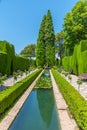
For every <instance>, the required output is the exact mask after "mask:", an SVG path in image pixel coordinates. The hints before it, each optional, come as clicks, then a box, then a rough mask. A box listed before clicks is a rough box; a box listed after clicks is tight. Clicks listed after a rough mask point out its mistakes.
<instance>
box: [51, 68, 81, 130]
mask: <svg viewBox="0 0 87 130" xmlns="http://www.w3.org/2000/svg"><path fill="white" fill-rule="evenodd" d="M50 75H51V81H52V86H53V93H54V98H55V101H56V107H57V113H58V116H59V120H60V126H61V130H79V128H78V126H77V124H76V121H75V119H74V118H73V116H72V115H71V114H70V111H69V109H68V106H67V104H66V102H65V100H64V98H63V96H62V94H61V92H60V91H59V89H58V87H57V84H56V81H55V79H54V77H53V74H52V73H51V70H50Z"/></svg>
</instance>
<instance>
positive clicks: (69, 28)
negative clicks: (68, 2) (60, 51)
mask: <svg viewBox="0 0 87 130" xmlns="http://www.w3.org/2000/svg"><path fill="white" fill-rule="evenodd" d="M86 21H87V1H79V2H77V4H76V5H75V6H74V7H73V9H72V11H71V12H69V13H67V15H66V17H65V19H64V25H63V27H64V44H65V46H66V48H67V50H68V51H67V55H72V53H73V49H74V46H75V45H76V44H79V42H80V41H81V40H85V39H87V22H86Z"/></svg>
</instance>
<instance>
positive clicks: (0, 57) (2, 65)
mask: <svg viewBox="0 0 87 130" xmlns="http://www.w3.org/2000/svg"><path fill="white" fill-rule="evenodd" d="M6 63H7V53H4V52H0V73H2V74H5V73H6V67H7V64H6Z"/></svg>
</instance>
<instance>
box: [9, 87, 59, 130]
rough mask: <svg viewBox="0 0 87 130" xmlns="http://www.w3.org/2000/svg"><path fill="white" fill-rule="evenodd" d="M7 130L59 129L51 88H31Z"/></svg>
mask: <svg viewBox="0 0 87 130" xmlns="http://www.w3.org/2000/svg"><path fill="white" fill-rule="evenodd" d="M9 130H60V125H59V119H58V116H57V112H56V105H55V101H54V96H53V90H52V89H37V90H33V91H32V93H31V94H30V96H29V97H28V99H27V100H26V102H25V103H24V105H23V107H22V109H21V110H20V112H19V114H18V115H17V117H16V119H15V120H14V122H13V124H12V125H11V126H10V128H9Z"/></svg>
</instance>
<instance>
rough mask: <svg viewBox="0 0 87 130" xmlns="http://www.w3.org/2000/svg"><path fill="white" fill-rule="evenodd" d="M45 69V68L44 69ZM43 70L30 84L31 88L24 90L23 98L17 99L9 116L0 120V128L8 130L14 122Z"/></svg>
mask: <svg viewBox="0 0 87 130" xmlns="http://www.w3.org/2000/svg"><path fill="white" fill-rule="evenodd" d="M43 71H44V70H43ZM43 71H42V72H41V73H40V74H39V76H38V77H37V78H36V79H35V80H34V82H33V83H32V84H31V85H30V86H29V88H28V89H27V90H26V91H25V92H24V94H23V95H22V96H21V98H20V99H19V100H18V101H17V103H16V104H15V105H14V107H13V108H12V109H11V111H10V112H9V113H8V114H7V116H6V117H5V118H4V119H3V120H2V121H1V122H0V130H8V128H9V127H10V125H11V124H12V122H13V120H14V119H15V117H16V116H17V114H18V112H19V111H20V109H21V107H22V106H23V104H24V102H25V101H26V99H27V97H28V96H29V94H30V93H31V91H32V90H33V88H34V86H35V84H36V81H37V80H38V79H39V77H40V76H41V74H42V73H43Z"/></svg>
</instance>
